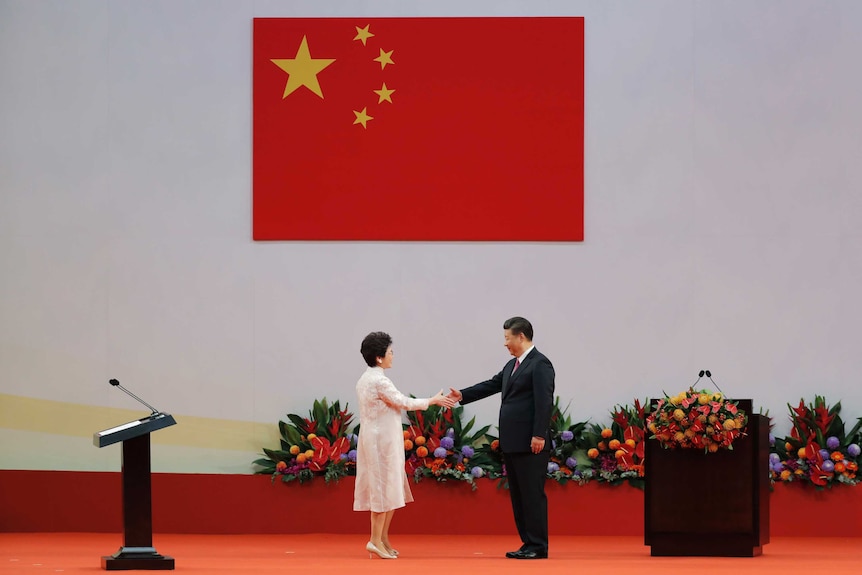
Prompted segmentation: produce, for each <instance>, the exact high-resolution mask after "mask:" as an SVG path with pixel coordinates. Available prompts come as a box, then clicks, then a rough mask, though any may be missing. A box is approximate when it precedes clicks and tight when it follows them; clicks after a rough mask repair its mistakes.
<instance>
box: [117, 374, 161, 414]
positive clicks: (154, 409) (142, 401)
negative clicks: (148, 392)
mask: <svg viewBox="0 0 862 575" xmlns="http://www.w3.org/2000/svg"><path fill="white" fill-rule="evenodd" d="M108 383H110V384H111V385H113V386H114V387H119V388H120V389H121V390H123V391H124V392H125V393H126V394H128V395H129V396H130V397H132V398H133V399H135V400H137V401H138V402H140V403H142V404H144V405H146V406H147V407H148V408H149V409H150V411H152V413H151V414H150V415H160V414H161V412H160V411H159V410H158V409H156V408H155V407H153V406H152V405H150V404H149V403H147V402H146V401H144V400H143V399H141V398H140V397H138V396H137V395H135V394H134V393H132V392H131V391H129V390H128V389H126V388H125V387H123V386H122V385H120V382H119V380H116V379H110V380H108Z"/></svg>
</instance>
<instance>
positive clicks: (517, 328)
mask: <svg viewBox="0 0 862 575" xmlns="http://www.w3.org/2000/svg"><path fill="white" fill-rule="evenodd" d="M503 329H508V330H511V332H512V333H513V334H514V335H518V334H519V333H523V334H524V337H526V338H527V339H528V340H530V341H533V324H531V323H530V322H529V321H527V320H526V319H524V318H522V317H517V316H516V317H510V318H509V319H507V320H506V321H505V322H503Z"/></svg>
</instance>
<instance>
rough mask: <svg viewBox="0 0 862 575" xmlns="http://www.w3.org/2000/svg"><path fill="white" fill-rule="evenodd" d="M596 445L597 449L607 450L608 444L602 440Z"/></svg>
mask: <svg viewBox="0 0 862 575" xmlns="http://www.w3.org/2000/svg"><path fill="white" fill-rule="evenodd" d="M596 447H598V448H599V451H607V450H608V444H607V443H605V442H604V441H599V444H598V445H596Z"/></svg>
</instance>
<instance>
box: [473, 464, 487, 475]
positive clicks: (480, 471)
mask: <svg viewBox="0 0 862 575" xmlns="http://www.w3.org/2000/svg"><path fill="white" fill-rule="evenodd" d="M470 475H472V476H473V477H482V476H483V475H485V470H484V469H482V468H481V467H479V466H478V465H477V466H476V467H474V468H473V469H471V470H470Z"/></svg>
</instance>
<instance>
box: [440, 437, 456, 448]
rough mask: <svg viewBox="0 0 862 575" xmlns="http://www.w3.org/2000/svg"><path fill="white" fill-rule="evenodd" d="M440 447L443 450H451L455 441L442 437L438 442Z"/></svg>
mask: <svg viewBox="0 0 862 575" xmlns="http://www.w3.org/2000/svg"><path fill="white" fill-rule="evenodd" d="M440 447H442V448H443V449H452V448H453V447H455V440H454V439H452V438H451V437H449V436H446V437H444V438H443V439H441V440H440Z"/></svg>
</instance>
